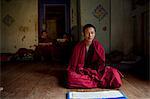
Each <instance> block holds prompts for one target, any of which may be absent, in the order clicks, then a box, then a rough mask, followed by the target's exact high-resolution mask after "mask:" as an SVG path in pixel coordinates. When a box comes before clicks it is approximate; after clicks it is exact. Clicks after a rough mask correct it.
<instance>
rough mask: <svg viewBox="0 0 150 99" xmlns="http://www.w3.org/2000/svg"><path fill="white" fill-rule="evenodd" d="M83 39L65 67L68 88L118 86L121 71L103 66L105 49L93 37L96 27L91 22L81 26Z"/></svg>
mask: <svg viewBox="0 0 150 99" xmlns="http://www.w3.org/2000/svg"><path fill="white" fill-rule="evenodd" d="M83 34H84V40H83V41H81V42H79V43H78V44H77V45H76V46H75V48H74V50H73V54H72V57H71V59H70V62H69V66H68V69H67V74H68V78H67V86H68V88H97V87H101V88H119V87H120V86H121V84H122V81H121V73H120V72H119V71H118V70H117V69H115V68H113V67H110V66H105V51H104V48H103V47H102V45H101V44H100V43H99V42H98V40H97V39H95V35H96V28H95V27H94V26H93V25H92V24H86V25H85V26H84V27H83Z"/></svg>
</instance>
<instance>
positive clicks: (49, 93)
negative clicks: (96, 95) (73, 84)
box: [1, 62, 150, 99]
mask: <svg viewBox="0 0 150 99" xmlns="http://www.w3.org/2000/svg"><path fill="white" fill-rule="evenodd" d="M65 68H66V66H64V65H60V64H58V63H44V62H38V63H32V62H27V63H23V62H21V63H5V64H2V65H1V87H3V88H4V89H3V90H2V91H1V98H2V99H66V93H67V92H68V91H100V90H110V89H101V88H94V89H67V88H66V87H65V86H64V81H65V71H64V70H65ZM119 90H122V91H123V92H124V93H125V94H126V95H127V97H128V98H129V99H150V83H149V81H146V80H142V79H140V78H138V77H135V76H134V75H131V74H128V73H126V74H125V78H124V79H123V85H122V87H121V88H120V89H119Z"/></svg>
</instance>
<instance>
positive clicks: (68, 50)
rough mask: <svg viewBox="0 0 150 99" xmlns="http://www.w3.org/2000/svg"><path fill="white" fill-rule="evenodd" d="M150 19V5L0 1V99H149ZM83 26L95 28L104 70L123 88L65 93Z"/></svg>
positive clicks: (125, 0)
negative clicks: (98, 98)
mask: <svg viewBox="0 0 150 99" xmlns="http://www.w3.org/2000/svg"><path fill="white" fill-rule="evenodd" d="M149 14H150V2H149V0H0V16H1V17H0V20H1V21H0V23H1V24H0V30H1V31H0V32H1V33H0V40H1V41H0V93H1V96H0V98H2V99H72V98H68V96H67V93H68V92H102V91H106V92H107V91H114V90H117V91H118V90H119V91H120V92H123V93H124V94H125V96H126V97H127V98H123V99H149V98H150V63H149V61H150V35H149V34H150V29H149V22H150V20H149V18H150V17H149ZM85 24H93V25H94V26H95V27H96V31H95V32H96V33H95V35H96V36H95V38H96V39H97V40H98V41H99V42H100V43H101V45H102V46H103V47H104V56H105V61H104V64H105V66H106V67H107V66H112V67H113V68H115V69H117V70H118V71H120V73H121V74H122V75H123V77H122V85H121V87H120V88H117V89H112V88H68V87H67V83H68V82H67V75H68V74H67V70H68V66H69V65H70V64H71V61H70V60H75V57H74V56H73V52H74V51H75V49H74V48H76V47H75V45H77V44H78V43H79V42H80V41H82V40H84V37H85V36H86V35H85V33H84V29H83V27H84V25H85ZM93 42H94V41H93ZM81 54H82V52H81ZM75 61H76V60H75ZM79 72H80V71H79ZM75 99H77V98H75ZM81 99H86V98H81Z"/></svg>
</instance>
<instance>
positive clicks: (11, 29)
mask: <svg viewBox="0 0 150 99" xmlns="http://www.w3.org/2000/svg"><path fill="white" fill-rule="evenodd" d="M6 15H9V16H11V17H12V18H13V20H14V22H13V23H12V24H10V25H9V26H8V25H6V24H4V22H2V49H1V52H3V53H5V52H6V53H15V52H16V51H17V50H18V49H19V48H29V49H33V48H34V47H33V46H34V45H36V44H38V0H9V1H7V0H2V20H4V18H5V16H6Z"/></svg>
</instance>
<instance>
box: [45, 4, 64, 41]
mask: <svg viewBox="0 0 150 99" xmlns="http://www.w3.org/2000/svg"><path fill="white" fill-rule="evenodd" d="M65 15H66V14H65V5H63V4H62V5H51V4H45V5H44V21H45V25H46V26H45V30H46V31H47V32H48V36H49V37H50V39H51V40H55V39H57V38H60V37H62V36H63V34H64V33H65V32H66V24H65V22H66V21H65V20H66V19H65Z"/></svg>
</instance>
